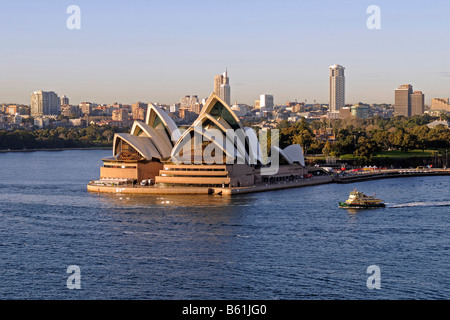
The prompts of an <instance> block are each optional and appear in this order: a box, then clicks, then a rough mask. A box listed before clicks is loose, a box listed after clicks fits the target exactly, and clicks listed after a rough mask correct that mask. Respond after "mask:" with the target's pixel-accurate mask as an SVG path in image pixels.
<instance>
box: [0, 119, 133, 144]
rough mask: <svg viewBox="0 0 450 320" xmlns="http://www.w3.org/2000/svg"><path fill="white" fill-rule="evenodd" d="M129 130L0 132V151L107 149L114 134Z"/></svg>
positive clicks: (61, 129)
mask: <svg viewBox="0 0 450 320" xmlns="http://www.w3.org/2000/svg"><path fill="white" fill-rule="evenodd" d="M129 130H130V128H118V127H115V126H97V125H91V126H89V127H86V128H66V127H57V128H53V129H38V130H33V131H26V130H14V131H6V130H0V150H23V149H60V148H88V147H109V146H111V145H112V139H113V137H114V134H115V133H117V132H127V131H129Z"/></svg>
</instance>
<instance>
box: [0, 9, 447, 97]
mask: <svg viewBox="0 0 450 320" xmlns="http://www.w3.org/2000/svg"><path fill="white" fill-rule="evenodd" d="M70 4H72V3H69V2H66V1H61V3H57V4H55V3H54V2H51V1H40V2H39V3H33V2H31V1H30V2H28V1H26V2H25V3H23V2H21V3H20V4H18V3H14V2H8V3H2V4H1V5H0V9H1V10H0V27H1V29H2V42H1V47H0V48H1V50H2V56H3V57H4V59H2V61H1V62H0V69H1V70H2V75H3V77H2V79H1V80H0V101H1V102H4V103H9V102H10V103H21V104H29V103H30V100H29V97H30V93H31V92H34V91H36V90H44V91H54V92H57V93H60V94H65V95H66V96H68V97H69V98H70V99H71V103H73V104H79V103H81V102H83V101H91V102H97V103H114V102H116V101H117V102H122V103H133V102H136V101H146V102H148V101H152V102H154V103H158V102H159V103H167V104H172V103H175V102H178V101H179V99H180V98H181V97H183V96H184V95H186V94H189V93H191V94H197V95H198V96H199V97H207V96H208V95H209V94H210V93H211V92H212V91H213V90H212V88H211V79H213V78H214V76H215V75H217V74H218V73H219V72H222V70H225V68H228V73H229V77H230V79H231V86H232V92H233V94H232V99H231V104H233V103H234V102H236V101H237V102H238V103H246V104H249V105H251V104H253V102H254V101H255V99H257V98H258V97H259V96H260V95H261V94H263V93H265V92H270V93H272V94H273V95H274V98H275V104H283V103H285V102H286V101H288V100H290V101H293V100H295V99H298V100H299V101H305V100H307V102H308V103H313V101H317V102H318V103H322V104H326V103H327V102H328V101H329V97H328V94H329V88H328V86H329V83H328V72H329V70H328V67H329V66H330V65H334V64H340V65H343V66H345V67H346V101H347V103H349V104H352V103H357V102H359V101H365V102H371V103H390V104H393V103H394V94H393V91H394V90H395V89H396V88H398V87H399V86H400V85H402V84H404V83H411V84H412V85H413V86H415V87H419V88H421V90H422V91H423V92H424V93H425V94H426V101H425V103H426V104H428V105H429V104H430V102H431V99H432V98H442V97H444V98H445V97H448V96H450V88H449V85H448V79H449V76H450V62H449V61H448V58H447V53H448V51H449V46H450V45H449V44H447V43H446V42H443V41H442V39H446V38H447V37H448V33H449V31H448V30H450V28H449V25H450V22H449V21H448V19H447V17H446V12H448V11H449V10H448V9H450V4H449V3H447V2H445V1H433V6H424V5H423V3H422V2H420V1H397V2H396V3H390V2H387V1H377V3H376V5H378V6H379V7H380V9H381V29H379V30H371V29H369V28H367V26H366V21H367V19H368V18H369V16H370V14H367V13H366V9H367V8H368V7H369V6H370V5H371V4H372V3H371V2H368V1H361V2H359V3H357V4H355V3H353V2H352V1H340V2H339V3H334V2H332V1H325V2H321V3H320V4H317V3H309V2H306V3H300V2H298V1H295V2H294V1H284V2H281V3H280V2H269V1H258V2H256V1H247V2H245V3H241V2H234V1H231V2H230V3H229V5H228V6H226V7H223V8H222V7H221V8H220V9H221V10H214V9H215V5H211V4H209V3H206V2H204V1H194V2H189V4H186V3H184V2H181V1H176V2H175V3H173V5H171V6H168V5H164V4H161V3H157V2H147V1H131V2H127V3H120V2H114V1H109V2H105V1H96V2H95V3H92V2H88V1H77V3H76V5H78V6H79V7H80V9H81V29H80V30H69V29H68V28H67V27H66V19H67V18H68V16H69V15H68V14H67V13H66V9H67V7H68V6H69V5H70ZM24 8H25V9H26V10H24ZM211 12H214V14H211ZM336 16H339V17H340V19H338V20H336V19H335V17H336ZM193 17H196V19H192V18H193ZM218 20H222V23H221V24H217V23H216V21H218ZM18 21H20V23H17V22H18Z"/></svg>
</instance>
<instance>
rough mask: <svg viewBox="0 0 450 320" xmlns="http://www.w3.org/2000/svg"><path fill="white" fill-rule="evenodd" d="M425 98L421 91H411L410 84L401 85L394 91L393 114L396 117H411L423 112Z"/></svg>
mask: <svg viewBox="0 0 450 320" xmlns="http://www.w3.org/2000/svg"><path fill="white" fill-rule="evenodd" d="M424 105H425V96H424V94H423V93H422V91H413V87H412V85H410V84H404V85H401V86H400V87H399V88H398V89H396V90H395V105H394V112H395V115H396V116H405V117H411V116H414V115H421V114H423V113H424V111H425V107H424Z"/></svg>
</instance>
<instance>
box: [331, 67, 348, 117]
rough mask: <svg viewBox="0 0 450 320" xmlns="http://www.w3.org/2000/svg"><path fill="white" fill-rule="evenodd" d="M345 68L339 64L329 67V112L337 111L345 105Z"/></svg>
mask: <svg viewBox="0 0 450 320" xmlns="http://www.w3.org/2000/svg"><path fill="white" fill-rule="evenodd" d="M344 70H345V68H344V67H343V66H340V65H334V66H331V67H330V106H329V111H330V113H338V112H339V109H340V108H343V107H345V75H344Z"/></svg>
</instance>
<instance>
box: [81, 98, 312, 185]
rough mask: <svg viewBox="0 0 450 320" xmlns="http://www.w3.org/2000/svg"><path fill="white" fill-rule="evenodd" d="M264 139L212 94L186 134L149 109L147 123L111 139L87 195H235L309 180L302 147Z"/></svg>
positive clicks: (164, 115) (162, 113)
mask: <svg viewBox="0 0 450 320" xmlns="http://www.w3.org/2000/svg"><path fill="white" fill-rule="evenodd" d="M262 133H263V132H259V134H258V135H259V139H258V135H257V134H256V133H255V131H254V130H253V129H252V128H247V127H244V126H243V125H242V123H241V121H240V120H239V118H238V117H237V116H236V115H235V113H234V112H233V111H232V110H231V108H230V107H229V106H228V105H227V104H226V103H225V102H224V101H223V100H222V99H221V98H220V97H219V96H217V95H216V94H214V93H213V94H212V95H211V96H210V97H209V98H208V100H207V101H206V103H205V105H204V106H203V109H202V110H201V111H200V114H199V116H198V118H197V120H195V121H194V123H193V124H192V125H191V126H190V127H189V128H187V129H181V128H178V127H177V125H176V124H175V122H174V121H173V120H172V118H171V117H170V116H169V115H168V114H167V113H166V112H165V111H164V110H162V109H161V108H159V107H157V106H154V105H152V104H149V107H148V110H147V115H146V119H145V122H142V121H135V122H134V124H133V126H132V129H131V132H130V133H128V134H126V133H117V134H116V135H115V136H114V141H113V155H112V156H111V157H108V158H104V159H102V161H103V166H102V167H101V168H100V179H99V180H95V181H91V182H90V183H89V185H88V190H89V191H92V192H99V193H100V192H108V193H117V192H121V193H140V194H146V193H154V194H165V193H179V194H195V193H209V194H213V193H216V194H233V193H239V192H246V191H248V192H255V191H259V190H261V191H263V190H265V189H276V188H281V187H287V186H288V185H292V186H295V185H296V184H297V183H299V182H301V181H302V180H303V179H304V178H305V177H306V176H308V172H307V169H306V167H305V160H304V157H303V151H302V148H301V147H300V145H296V144H294V145H290V146H288V147H287V148H284V149H280V148H278V147H277V146H276V143H274V140H276V139H274V138H273V137H272V144H271V145H270V142H269V143H268V142H267V141H268V139H265V138H266V137H267V135H263V134H262ZM268 144H269V145H270V146H269V147H267V145H268Z"/></svg>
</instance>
